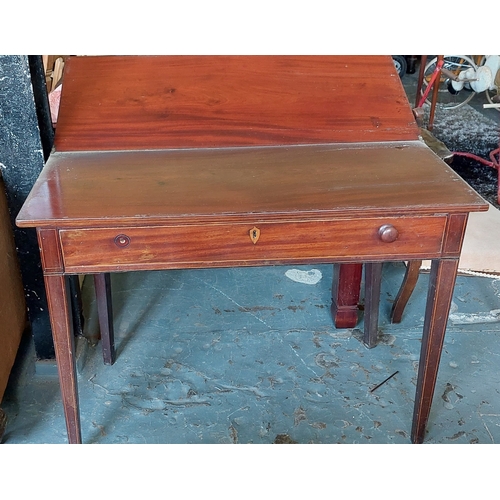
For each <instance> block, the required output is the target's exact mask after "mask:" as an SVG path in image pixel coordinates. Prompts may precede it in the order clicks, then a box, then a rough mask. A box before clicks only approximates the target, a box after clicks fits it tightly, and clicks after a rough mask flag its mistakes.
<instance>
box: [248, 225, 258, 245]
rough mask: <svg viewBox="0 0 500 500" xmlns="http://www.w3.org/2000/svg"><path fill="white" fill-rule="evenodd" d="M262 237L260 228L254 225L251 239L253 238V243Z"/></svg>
mask: <svg viewBox="0 0 500 500" xmlns="http://www.w3.org/2000/svg"><path fill="white" fill-rule="evenodd" d="M259 237H260V229H259V228H258V227H255V226H254V227H253V228H252V229H250V239H251V240H252V243H253V244H254V245H255V244H256V243H257V241H259Z"/></svg>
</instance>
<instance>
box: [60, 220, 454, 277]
mask: <svg viewBox="0 0 500 500" xmlns="http://www.w3.org/2000/svg"><path fill="white" fill-rule="evenodd" d="M445 225H446V217H445V216H434V217H421V218H418V217H412V218H408V217H400V218H374V219H339V220H333V221H307V222H263V223H259V222H256V223H255V224H254V225H253V224H242V223H234V224H207V225H180V226H179V225H178V226H154V227H153V226H150V227H134V228H96V229H81V230H76V229H71V230H60V231H59V235H60V240H61V246H62V254H63V260H64V266H65V271H66V272H85V271H87V272H88V271H89V270H90V271H92V270H94V271H96V272H99V271H104V270H106V269H108V270H125V269H160V268H162V269H169V268H189V267H224V266H238V265H239V266H250V265H266V264H280V263H286V262H294V263H301V262H303V263H306V262H333V261H352V260H370V259H373V260H402V259H410V258H416V259H418V258H433V257H439V255H440V253H441V248H442V239H443V233H444V230H445Z"/></svg>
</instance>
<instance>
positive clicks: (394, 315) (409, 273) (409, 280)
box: [391, 260, 422, 323]
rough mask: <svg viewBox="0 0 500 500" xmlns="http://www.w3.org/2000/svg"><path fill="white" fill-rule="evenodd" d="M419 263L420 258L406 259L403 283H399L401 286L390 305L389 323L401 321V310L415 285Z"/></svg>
mask: <svg viewBox="0 0 500 500" xmlns="http://www.w3.org/2000/svg"><path fill="white" fill-rule="evenodd" d="M421 265H422V261H421V260H410V261H408V264H407V266H406V272H405V276H404V278H403V283H402V284H401V288H400V289H399V292H398V294H397V296H396V300H395V301H394V304H393V306H392V311H391V323H401V318H402V317H403V311H404V310H405V307H406V304H407V303H408V300H409V299H410V297H411V294H412V293H413V290H415V286H416V285H417V281H418V275H419V273H420V266H421Z"/></svg>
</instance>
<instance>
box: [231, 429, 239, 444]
mask: <svg viewBox="0 0 500 500" xmlns="http://www.w3.org/2000/svg"><path fill="white" fill-rule="evenodd" d="M229 436H230V438H231V441H232V442H233V443H234V444H237V443H238V431H237V430H236V428H235V427H234V426H233V425H230V426H229Z"/></svg>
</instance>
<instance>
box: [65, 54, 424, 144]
mask: <svg viewBox="0 0 500 500" xmlns="http://www.w3.org/2000/svg"><path fill="white" fill-rule="evenodd" d="M417 137H418V128H417V125H416V123H415V121H414V118H413V115H412V113H411V107H410V105H409V103H408V100H407V98H406V94H405V92H404V89H403V86H402V84H401V81H400V79H399V76H398V75H397V72H396V70H395V68H394V64H393V61H392V58H391V57H390V56H123V57H121V56H100V57H80V56H78V57H74V58H70V59H69V60H68V61H67V63H66V66H65V71H64V77H63V89H62V96H61V107H60V110H59V117H58V123H57V132H56V137H55V148H56V150H57V151H78V150H79V151H86V150H89V151H93V150H122V149H125V150H133V149H169V148H185V147H190V148H193V147H196V148H200V147H201V148H207V147H227V146H253V145H271V144H272V145H284V144H304V143H321V142H373V141H391V140H412V139H416V138H417Z"/></svg>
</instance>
